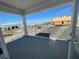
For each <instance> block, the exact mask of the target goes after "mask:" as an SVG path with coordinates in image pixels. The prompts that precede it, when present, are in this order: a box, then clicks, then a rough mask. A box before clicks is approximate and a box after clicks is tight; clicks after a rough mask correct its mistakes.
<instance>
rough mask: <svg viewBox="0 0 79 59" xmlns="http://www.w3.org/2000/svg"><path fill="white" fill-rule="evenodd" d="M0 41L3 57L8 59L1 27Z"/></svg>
mask: <svg viewBox="0 0 79 59" xmlns="http://www.w3.org/2000/svg"><path fill="white" fill-rule="evenodd" d="M0 43H1V46H2V50H3V54H4V56H5V59H10V56H9V53H8V50H7V47H6V44H5V42H4V38H3V35H2V31H1V28H0Z"/></svg>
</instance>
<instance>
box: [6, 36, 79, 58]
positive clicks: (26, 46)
mask: <svg viewBox="0 0 79 59" xmlns="http://www.w3.org/2000/svg"><path fill="white" fill-rule="evenodd" d="M7 48H8V51H9V54H10V57H11V59H67V54H68V42H66V41H53V40H51V39H46V38H41V37H33V36H23V37H22V38H20V39H18V40H15V41H13V42H10V43H8V44H7ZM72 59H79V55H78V54H77V53H76V52H75V50H74V52H73V57H72Z"/></svg>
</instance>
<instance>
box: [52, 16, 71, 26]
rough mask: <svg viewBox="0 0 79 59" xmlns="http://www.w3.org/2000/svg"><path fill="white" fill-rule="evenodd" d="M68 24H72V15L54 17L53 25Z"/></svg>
mask: <svg viewBox="0 0 79 59" xmlns="http://www.w3.org/2000/svg"><path fill="white" fill-rule="evenodd" d="M66 24H67V25H68V24H71V16H63V17H58V18H54V19H53V22H52V25H66Z"/></svg>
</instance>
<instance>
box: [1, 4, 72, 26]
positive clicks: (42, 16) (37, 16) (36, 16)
mask: <svg viewBox="0 0 79 59" xmlns="http://www.w3.org/2000/svg"><path fill="white" fill-rule="evenodd" d="M72 8H73V7H72V3H68V4H66V5H63V6H59V7H55V8H51V9H48V10H44V11H40V12H36V13H33V14H29V15H27V16H26V22H27V24H39V23H45V22H51V21H52V19H53V18H56V17H62V16H71V15H72ZM16 23H22V18H21V17H20V16H17V15H13V14H8V13H3V12H0V25H4V24H16Z"/></svg>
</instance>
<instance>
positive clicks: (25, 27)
mask: <svg viewBox="0 0 79 59" xmlns="http://www.w3.org/2000/svg"><path fill="white" fill-rule="evenodd" d="M22 21H23V28H24V34H25V35H26V36H27V35H28V33H27V24H26V16H25V15H22Z"/></svg>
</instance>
